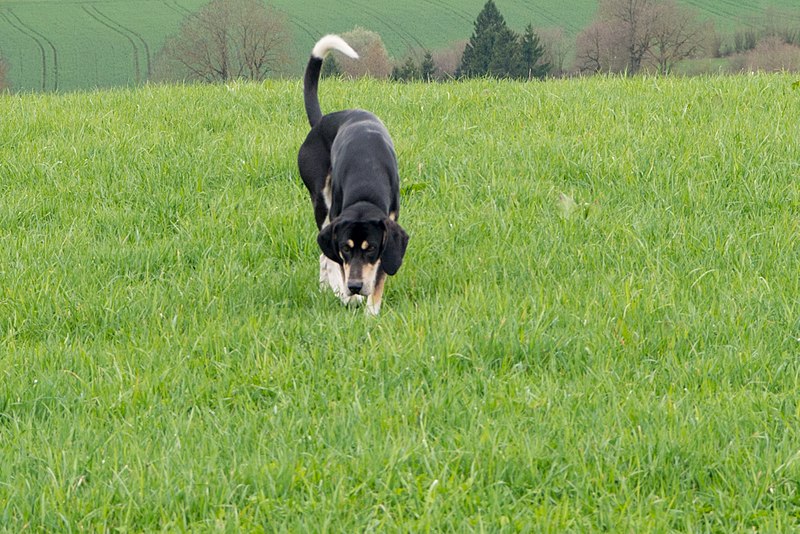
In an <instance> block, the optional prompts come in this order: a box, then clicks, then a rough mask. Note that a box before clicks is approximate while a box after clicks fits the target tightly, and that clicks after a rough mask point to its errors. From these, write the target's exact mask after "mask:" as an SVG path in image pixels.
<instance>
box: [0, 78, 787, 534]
mask: <svg viewBox="0 0 800 534" xmlns="http://www.w3.org/2000/svg"><path fill="white" fill-rule="evenodd" d="M793 84H794V85H795V86H796V78H794V77H790V76H787V75H773V76H766V75H756V76H747V77H718V78H717V77H713V78H689V79H678V78H648V77H636V78H630V79H625V78H606V77H595V78H591V79H582V80H550V81H547V82H544V83H537V84H530V83H519V82H495V81H486V80H483V81H470V82H464V83H459V84H446V85H445V84H441V85H428V84H425V85H422V84H392V83H388V82H378V81H374V80H369V79H366V80H360V81H356V82H340V81H335V80H327V81H325V83H324V85H323V87H322V100H323V109H327V110H333V109H340V108H343V107H348V106H361V107H365V108H368V109H373V110H375V111H376V112H377V113H378V114H379V115H380V116H381V117H382V118H383V119H384V120H385V122H386V123H387V125H388V126H389V128H390V130H391V131H392V133H393V135H394V138H395V141H396V145H397V149H398V153H399V161H400V164H401V169H400V171H401V176H402V186H403V198H402V203H403V204H402V205H403V209H402V215H401V219H402V222H403V225H404V227H405V228H406V229H407V230H408V231H409V233H410V235H411V242H410V246H409V252H408V255H407V258H406V259H407V261H406V263H404V265H403V268H402V269H401V271H400V272H399V273H398V276H396V277H394V278H393V279H392V280H391V281H390V283H389V284H388V285H387V295H386V300H385V302H384V310H383V312H382V313H383V314H382V315H381V316H380V317H378V318H369V317H366V316H365V315H364V312H363V310H361V309H355V310H348V309H344V308H342V307H341V306H340V305H339V304H338V302H337V301H336V299H335V298H334V297H333V296H332V295H330V294H328V293H321V292H319V290H318V288H317V267H318V264H317V257H318V250H317V246H316V242H315V239H314V234H315V230H314V229H315V226H314V223H313V218H312V217H311V207H310V205H309V202H308V199H307V195H306V192H305V190H304V188H303V186H302V184H301V183H300V180H299V179H298V178H297V176H296V170H295V154H296V150H297V147H298V145H299V143H300V142H301V140H302V139H303V137H304V136H305V134H306V128H307V127H306V121H305V117H304V115H303V110H302V108H301V106H300V102H301V98H300V84H299V82H296V81H291V82H279V81H267V82H264V83H262V84H240V83H231V84H226V85H212V86H194V87H180V88H175V87H153V86H148V87H144V88H140V89H137V90H130V91H129V90H116V91H109V92H94V93H90V94H70V95H64V96H57V95H19V96H15V97H11V96H0V116H2V117H3V120H2V121H0V184H2V188H3V194H2V195H0V336H1V337H0V352H2V354H3V356H2V357H0V377H1V379H2V389H1V390H0V525H2V528H4V529H6V530H8V531H9V532H18V531H21V530H24V529H29V530H32V531H38V530H42V531H66V530H90V531H99V530H106V529H108V530H113V529H120V530H133V531H151V530H169V531H175V530H183V529H187V530H188V529H192V528H196V529H201V530H225V529H235V528H236V527H238V528H241V529H251V528H257V527H262V528H265V529H266V530H269V531H292V532H296V531H330V530H335V531H343V532H354V531H363V530H370V529H375V530H383V529H389V530H392V529H395V528H396V529H397V530H402V531H423V530H425V529H428V528H430V529H434V530H447V529H453V530H459V531H464V530H470V529H471V530H476V531H487V530H488V531H516V530H524V529H527V528H531V527H532V526H533V525H535V526H536V527H537V528H539V529H541V530H544V531H548V530H553V531H564V530H567V529H572V530H578V531H587V530H610V531H635V532H642V531H647V530H652V531H666V530H678V531H693V530H711V531H724V532H733V531H744V530H751V529H754V530H762V531H788V530H792V529H796V528H798V526H800V524H799V523H800V455H799V454H798V451H800V430H799V429H800V403H798V396H797V391H798V390H800V359H798V358H797V354H798V351H799V350H800V320H798V317H800V314H799V313H798V311H799V310H800V300H798V299H799V298H800V297H798V295H800V278H798V276H797V265H798V263H799V260H800V257H799V254H800V243H798V236H799V235H800V222H799V221H800V217H798V215H800V185H799V184H798V181H797V175H798V170H799V169H798V162H800V145H798V143H797V142H796V140H797V139H798V138H800V93H799V92H798V90H797V89H793Z"/></svg>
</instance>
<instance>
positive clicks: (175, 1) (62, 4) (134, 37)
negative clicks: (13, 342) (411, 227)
mask: <svg viewBox="0 0 800 534" xmlns="http://www.w3.org/2000/svg"><path fill="white" fill-rule="evenodd" d="M205 3H207V0H85V1H79V0H38V1H35V2H34V1H30V0H7V1H5V2H3V4H2V5H0V55H2V56H3V57H5V58H6V59H7V60H8V61H9V62H10V64H11V72H10V79H11V83H12V84H13V88H14V89H15V90H17V91H42V90H44V91H54V90H59V91H73V90H81V89H92V88H96V87H112V86H119V85H136V84H138V83H140V82H142V81H143V80H146V79H147V78H148V74H149V73H150V70H151V68H152V63H153V61H154V59H155V55H156V54H157V53H158V51H159V49H160V48H161V47H162V46H163V43H164V40H165V39H166V37H167V36H168V35H171V34H173V33H175V32H176V31H177V28H178V26H179V24H180V22H181V20H183V19H184V18H185V17H186V16H187V15H188V14H189V13H191V12H193V11H194V10H196V9H198V8H199V7H200V6H202V5H203V4H205ZM271 3H272V5H274V6H275V7H277V8H278V9H280V10H282V11H284V12H285V13H287V15H288V16H289V20H290V23H291V30H292V32H293V34H294V55H293V57H296V58H297V59H298V63H297V65H295V66H294V67H293V68H291V69H290V71H291V72H295V71H297V72H299V71H300V69H302V64H301V63H302V62H303V61H304V60H305V58H306V57H307V55H308V51H309V50H310V48H311V46H312V45H313V43H314V42H315V41H316V40H317V39H318V38H319V37H320V36H321V35H323V34H325V33H329V32H332V31H335V32H344V31H347V30H350V29H352V28H353V27H354V26H356V25H360V26H363V27H366V28H368V29H371V30H374V31H377V32H379V33H380V34H381V36H382V38H383V40H384V42H385V43H386V46H387V48H388V50H389V52H390V53H391V54H392V55H394V56H395V57H396V58H402V57H403V56H404V55H405V54H406V53H408V51H409V50H410V49H419V48H429V49H435V48H438V47H443V46H446V45H448V44H450V43H452V42H454V41H459V40H464V39H467V38H469V36H470V34H471V33H472V30H473V22H474V20H475V17H476V16H477V15H478V13H479V11H480V10H481V7H482V6H483V4H484V3H485V2H484V0H459V1H457V0H415V1H413V2H392V1H389V0H372V1H369V2H367V1H364V0H337V1H333V0H322V1H318V2H305V3H303V2H296V1H292V0H273V1H272V2H271ZM685 3H687V4H689V5H692V6H694V7H696V8H697V9H698V11H700V13H702V14H703V15H705V16H708V17H710V18H712V19H713V20H715V21H716V23H717V25H718V28H719V29H720V30H722V31H731V30H732V29H733V28H735V27H737V26H738V25H739V24H742V23H746V22H747V21H748V20H752V18H753V17H755V16H756V15H758V14H759V13H761V12H762V10H763V9H764V8H765V7H767V6H775V7H777V8H779V9H790V8H793V9H794V10H795V11H794V13H796V14H795V15H794V16H793V17H791V18H794V19H795V20H796V22H797V24H800V14H798V12H797V6H796V0H759V1H756V2H749V3H745V4H742V3H739V4H737V3H736V2H732V1H730V0H687V1H686V2H685ZM596 5H597V1H596V0H577V1H573V2H557V1H555V0H535V1H523V0H502V1H499V2H498V6H499V8H500V9H501V11H502V13H503V14H504V16H505V17H506V19H507V20H508V22H509V24H510V25H511V26H512V27H513V28H514V29H516V30H518V31H521V30H522V29H523V28H524V27H525V25H527V24H528V23H532V24H533V25H534V26H535V27H537V28H540V27H541V28H546V27H561V28H564V29H565V31H566V32H567V33H568V34H569V35H575V34H577V33H578V32H579V31H580V30H581V29H582V28H584V27H585V26H586V25H587V24H588V23H589V22H590V21H591V19H592V16H593V14H594V10H595V8H596ZM320 13H324V15H320Z"/></svg>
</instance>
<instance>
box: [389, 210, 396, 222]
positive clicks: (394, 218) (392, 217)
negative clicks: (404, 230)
mask: <svg viewBox="0 0 800 534" xmlns="http://www.w3.org/2000/svg"><path fill="white" fill-rule="evenodd" d="M389 218H390V219H391V220H393V221H396V220H397V212H396V211H390V212H389Z"/></svg>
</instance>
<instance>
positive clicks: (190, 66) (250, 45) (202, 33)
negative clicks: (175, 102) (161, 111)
mask: <svg viewBox="0 0 800 534" xmlns="http://www.w3.org/2000/svg"><path fill="white" fill-rule="evenodd" d="M288 28H289V25H288V22H287V19H286V16H285V15H283V14H282V13H280V12H278V11H276V10H275V9H273V8H272V7H267V6H266V5H264V4H263V3H262V2H261V1H260V0H212V1H211V2H210V3H209V4H207V5H206V6H205V7H203V8H202V9H200V10H199V11H198V12H196V13H194V14H192V15H190V16H189V17H187V18H186V19H185V20H184V22H183V24H182V25H181V28H180V30H179V32H178V34H177V35H176V36H174V37H172V38H171V39H169V40H168V41H167V43H166V44H165V45H164V48H163V49H162V51H161V53H160V58H159V66H158V72H159V75H158V77H159V78H161V79H186V80H192V81H202V82H220V81H221V82H225V81H228V80H232V79H236V78H245V79H250V80H263V79H264V78H266V77H267V76H269V75H270V74H273V73H275V72H278V71H280V69H282V68H283V67H285V66H286V64H287V62H288V57H289V53H288V50H289V43H290V42H291V35H290V33H289V29H288Z"/></svg>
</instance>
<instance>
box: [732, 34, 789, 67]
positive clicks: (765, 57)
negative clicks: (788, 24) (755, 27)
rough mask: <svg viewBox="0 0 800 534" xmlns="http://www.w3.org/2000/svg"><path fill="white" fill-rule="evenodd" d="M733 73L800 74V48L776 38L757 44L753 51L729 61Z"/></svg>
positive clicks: (763, 40)
mask: <svg viewBox="0 0 800 534" xmlns="http://www.w3.org/2000/svg"><path fill="white" fill-rule="evenodd" d="M730 68H731V70H732V71H734V72H741V71H744V72H756V71H764V72H800V47H798V46H795V45H791V44H788V43H786V42H785V41H784V39H783V38H781V37H778V36H773V37H767V38H766V39H762V40H761V41H759V42H758V44H757V45H756V47H755V49H753V50H750V51H749V52H746V53H744V54H742V55H740V56H737V57H734V58H733V59H732V60H731V65H730Z"/></svg>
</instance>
